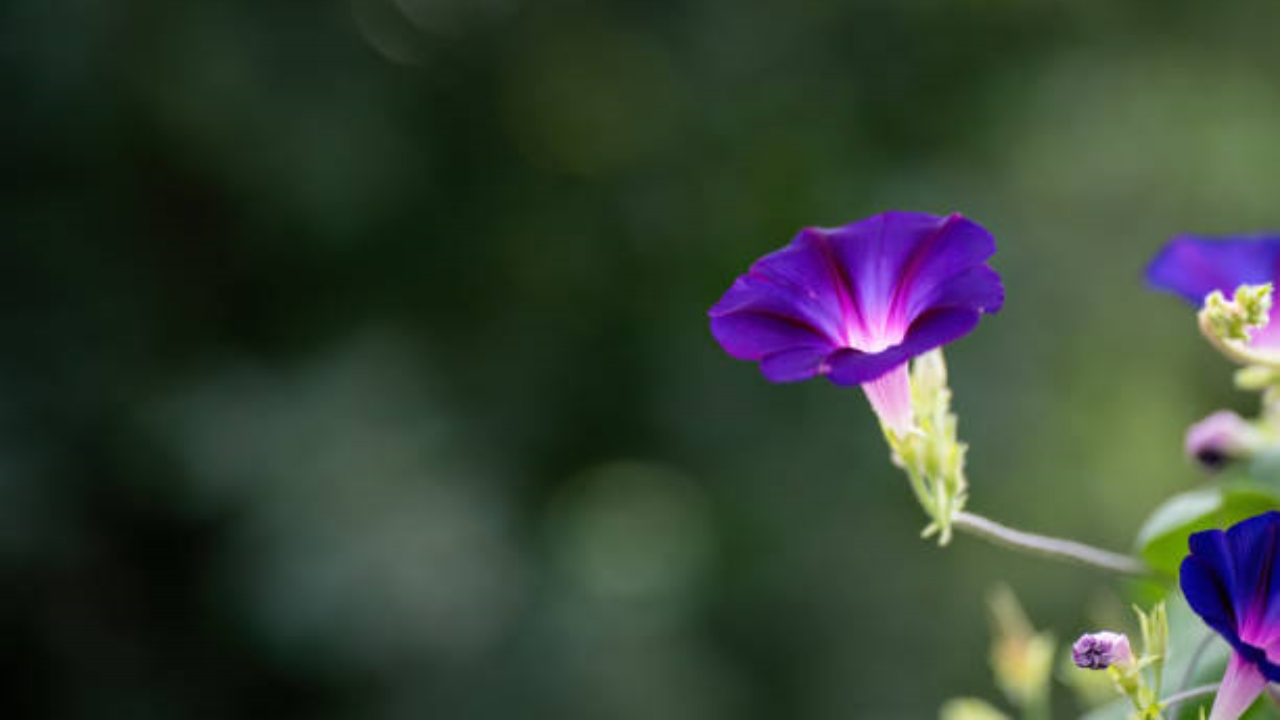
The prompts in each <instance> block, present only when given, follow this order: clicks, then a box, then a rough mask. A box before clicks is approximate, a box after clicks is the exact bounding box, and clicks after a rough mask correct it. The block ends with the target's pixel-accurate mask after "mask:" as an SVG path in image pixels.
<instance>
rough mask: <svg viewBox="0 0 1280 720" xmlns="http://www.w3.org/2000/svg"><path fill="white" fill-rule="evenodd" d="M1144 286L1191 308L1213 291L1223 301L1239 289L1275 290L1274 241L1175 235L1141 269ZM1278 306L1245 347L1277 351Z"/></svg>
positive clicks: (1279, 269) (1279, 267)
mask: <svg viewBox="0 0 1280 720" xmlns="http://www.w3.org/2000/svg"><path fill="white" fill-rule="evenodd" d="M1147 282H1149V283H1151V285H1152V286H1154V287H1156V288H1158V289H1160V290H1165V291H1167V292H1171V293H1173V294H1175V295H1178V296H1180V297H1182V298H1184V299H1186V300H1187V301H1188V302H1190V303H1191V304H1192V305H1194V306H1196V307H1197V308H1198V307H1200V306H1201V305H1203V304H1204V299H1205V296H1207V295H1208V294H1209V293H1211V292H1213V291H1214V290H1219V291H1221V292H1222V294H1223V295H1225V296H1227V297H1228V298H1230V297H1231V295H1232V293H1234V292H1235V290H1236V288H1237V287H1239V286H1241V285H1261V284H1262V283H1276V284H1277V285H1278V286H1280V236H1277V235H1258V236H1252V237H1235V238H1224V239H1220V240H1214V239H1208V238H1198V237H1192V236H1190V235H1180V236H1178V237H1175V238H1174V239H1172V240H1170V241H1169V242H1168V243H1166V244H1165V246H1164V247H1163V248H1161V249H1160V252H1159V253H1157V254H1156V256H1155V258H1154V259H1152V261H1151V264H1150V265H1148V266H1147ZM1278 320H1280V303H1273V304H1272V306H1271V322H1269V323H1268V324H1267V326H1266V327H1264V328H1262V329H1260V330H1257V331H1255V332H1254V334H1253V337H1252V339H1251V340H1250V342H1249V344H1250V345H1251V346H1253V347H1256V348H1263V349H1272V348H1280V321H1278Z"/></svg>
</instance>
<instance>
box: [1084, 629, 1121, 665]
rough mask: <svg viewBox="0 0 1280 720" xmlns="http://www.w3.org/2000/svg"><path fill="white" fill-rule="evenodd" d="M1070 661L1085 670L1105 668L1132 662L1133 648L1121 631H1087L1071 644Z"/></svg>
mask: <svg viewBox="0 0 1280 720" xmlns="http://www.w3.org/2000/svg"><path fill="white" fill-rule="evenodd" d="M1071 661H1072V662H1074V663H1075V664H1076V667H1079V668H1084V669H1085V670H1106V669H1107V668H1109V667H1112V666H1117V665H1118V666H1124V665H1128V664H1130V663H1132V662H1133V650H1132V649H1131V648H1130V647H1129V638H1128V637H1126V636H1125V635H1124V634H1123V633H1113V632H1106V631H1103V632H1096V633H1089V634H1088V635H1081V636H1080V639H1079V640H1076V642H1075V644H1074V645H1072V646H1071Z"/></svg>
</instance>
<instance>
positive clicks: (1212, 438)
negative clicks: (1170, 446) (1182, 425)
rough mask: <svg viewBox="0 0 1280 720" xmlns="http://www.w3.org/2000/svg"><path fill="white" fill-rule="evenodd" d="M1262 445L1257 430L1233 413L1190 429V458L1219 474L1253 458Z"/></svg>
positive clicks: (1224, 412)
mask: <svg viewBox="0 0 1280 720" xmlns="http://www.w3.org/2000/svg"><path fill="white" fill-rule="evenodd" d="M1261 442H1262V438H1261V434H1260V433H1259V432H1258V429H1257V428H1255V427H1254V426H1253V425H1251V424H1250V423H1249V422H1248V421H1247V420H1245V419H1244V418H1242V417H1240V416H1239V415H1237V414H1235V413H1233V412H1231V411H1230V410H1220V411H1218V412H1216V413H1214V414H1212V415H1210V416H1209V417H1207V418H1205V419H1203V420H1201V421H1200V422H1198V423H1196V424H1195V425H1192V426H1191V427H1190V428H1188V429H1187V440H1186V451H1187V457H1190V458H1191V459H1193V460H1195V461H1197V462H1199V463H1200V464H1201V465H1202V466H1204V467H1205V469H1207V470H1220V469H1222V468H1223V467H1224V466H1225V465H1227V464H1229V463H1231V462H1232V461H1235V460H1242V459H1246V458H1249V457H1251V456H1252V455H1253V454H1254V453H1255V452H1256V451H1257V450H1258V446H1259V444H1260V443H1261Z"/></svg>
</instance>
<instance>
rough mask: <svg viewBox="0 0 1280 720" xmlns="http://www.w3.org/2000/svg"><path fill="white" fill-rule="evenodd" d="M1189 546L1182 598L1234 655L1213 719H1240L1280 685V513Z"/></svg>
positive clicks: (1206, 535)
mask: <svg viewBox="0 0 1280 720" xmlns="http://www.w3.org/2000/svg"><path fill="white" fill-rule="evenodd" d="M1190 546H1191V554H1190V555H1188V556H1187V557H1186V559H1184V560H1183V561H1182V573H1181V584H1182V594H1183V595H1184V596H1186V598H1187V603H1188V604H1189V605H1191V609H1192V610H1194V611H1195V612H1196V614H1197V615H1199V616H1200V617H1201V619H1203V620H1204V621H1205V623H1206V624H1208V625H1209V627H1211V628H1213V629H1214V630H1216V631H1217V632H1218V634H1220V635H1222V637H1223V638H1225V639H1226V641H1227V642H1228V643H1230V644H1231V647H1232V650H1233V652H1232V653H1231V659H1230V661H1228V663H1227V673H1226V676H1225V677H1223V678H1222V684H1221V686H1219V688H1218V696H1217V698H1216V699H1215V700H1214V703H1213V711H1212V712H1211V713H1210V716H1209V720H1234V719H1235V718H1238V717H1240V715H1241V713H1243V712H1244V711H1245V710H1247V709H1248V708H1249V705H1251V704H1252V703H1253V701H1254V699H1255V698H1257V697H1258V695H1259V693H1261V692H1262V690H1263V688H1264V687H1266V684H1267V682H1269V681H1270V682H1277V681H1280V664H1277V662H1280V568H1275V566H1276V560H1277V557H1278V556H1280V512H1275V511H1271V512H1267V513H1264V514H1262V515H1259V516H1257V517H1252V518H1249V519H1248V520H1243V521H1241V522H1239V523H1236V524H1235V525H1233V526H1232V527H1231V528H1230V529H1228V530H1227V531H1225V532H1224V531H1222V530H1205V531H1203V532H1198V533H1195V534H1193V535H1192V536H1191V539H1190ZM1273 568H1274V569H1276V570H1277V572H1273Z"/></svg>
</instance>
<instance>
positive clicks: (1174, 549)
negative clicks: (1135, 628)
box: [1137, 479, 1280, 577]
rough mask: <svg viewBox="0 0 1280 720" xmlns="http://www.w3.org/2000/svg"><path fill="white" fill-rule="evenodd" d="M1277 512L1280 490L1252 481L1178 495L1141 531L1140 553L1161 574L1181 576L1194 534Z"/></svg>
mask: <svg viewBox="0 0 1280 720" xmlns="http://www.w3.org/2000/svg"><path fill="white" fill-rule="evenodd" d="M1274 509H1280V491H1278V490H1277V489H1276V488H1275V487H1274V486H1272V485H1270V484H1263V483H1259V482H1254V481H1252V480H1244V479H1240V480H1232V481H1230V482H1227V483H1223V484H1220V485H1215V486H1212V487H1205V488H1202V489H1199V490H1192V491H1190V492H1185V493H1182V494H1180V495H1175V496H1173V497H1172V498H1169V499H1168V500H1167V501H1165V502H1164V504H1162V505H1160V506H1159V507H1157V508H1156V509H1155V511H1154V512H1152V513H1151V516H1150V517H1148V518H1147V521H1146V523H1144V524H1143V526H1142V529H1141V530H1139V531H1138V540H1137V546H1138V554H1139V555H1140V556H1141V557H1142V559H1143V560H1145V561H1146V562H1147V564H1148V565H1150V566H1151V567H1152V568H1153V569H1155V570H1156V571H1157V572H1160V573H1162V574H1165V575H1168V576H1169V577H1177V574H1178V565H1179V564H1180V563H1181V562H1182V558H1184V557H1186V555H1187V537H1188V536H1190V535H1191V533H1193V532H1198V531H1200V530H1207V529H1209V528H1225V527H1227V526H1229V525H1232V524H1234V523H1236V522H1239V521H1240V520H1243V519H1245V518H1249V517H1253V516H1254V515H1258V514H1259V513H1262V512H1265V511H1267V510H1274Z"/></svg>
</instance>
